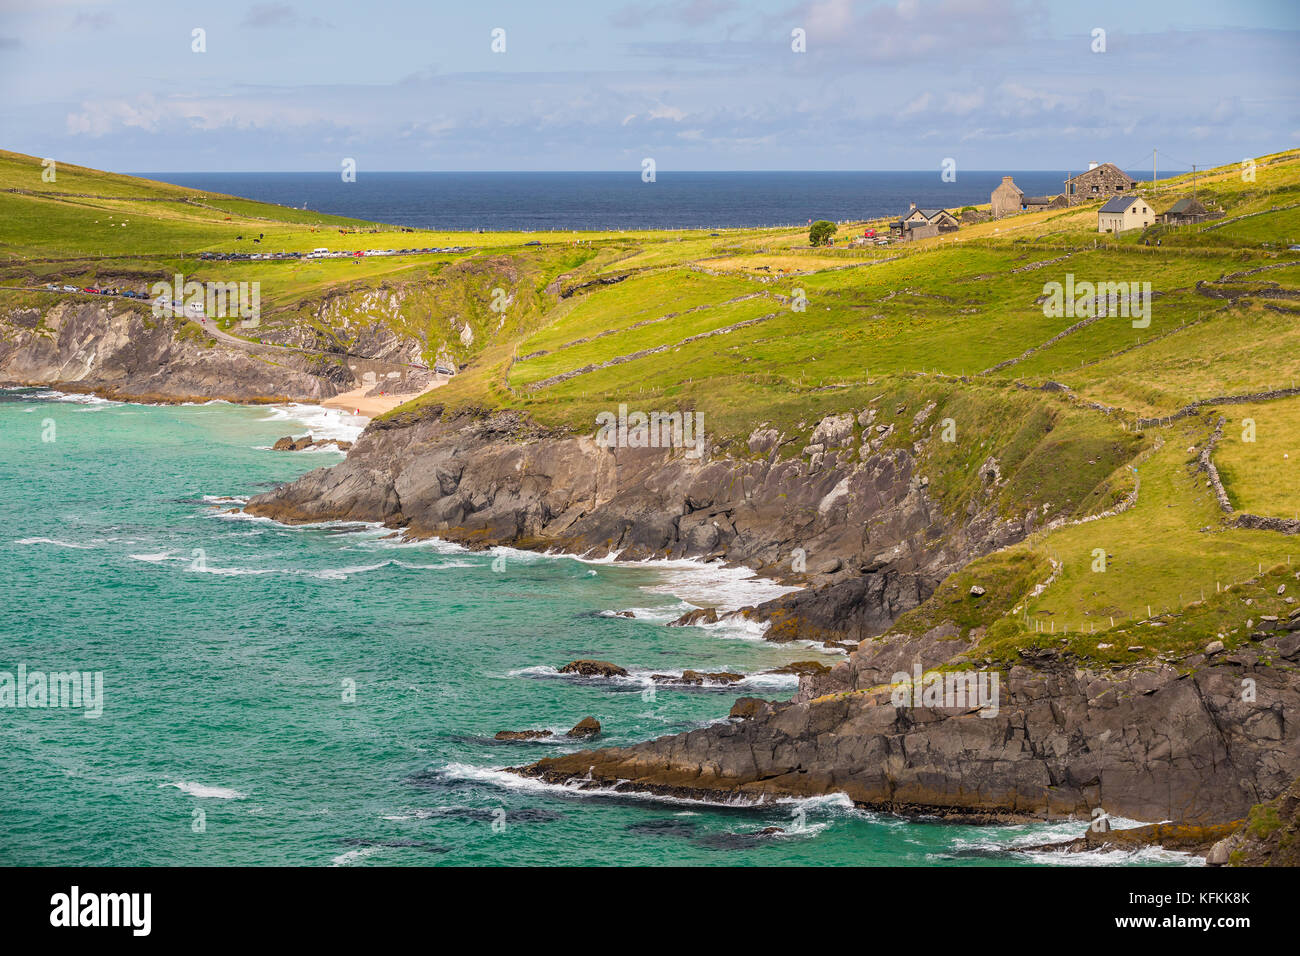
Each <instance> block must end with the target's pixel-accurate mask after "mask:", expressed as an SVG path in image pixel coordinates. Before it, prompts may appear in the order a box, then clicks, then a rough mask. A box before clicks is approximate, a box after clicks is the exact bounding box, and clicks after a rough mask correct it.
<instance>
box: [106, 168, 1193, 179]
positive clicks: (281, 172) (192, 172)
mask: <svg viewBox="0 0 1300 956" xmlns="http://www.w3.org/2000/svg"><path fill="white" fill-rule="evenodd" d="M1079 168H1080V169H1083V167H1079ZM1120 168H1121V169H1122V168H1123V167H1120ZM1125 171H1126V172H1127V170H1125ZM941 172H942V171H941V170H939V169H937V168H936V169H669V170H663V169H660V170H657V171H656V176H658V175H671V174H676V173H805V174H807V173H934V174H936V175H938V174H940V173H941ZM965 172H967V173H1001V174H1003V175H1006V173H1007V172H1008V170H1007V169H1005V168H1001V169H968V170H965ZM1010 172H1013V173H1064V172H1070V169H1067V168H1061V169H1012V170H1010ZM1190 172H1192V170H1190V169H1186V170H1173V171H1172V172H1171V176H1181V175H1183V174H1184V173H1190ZM301 173H313V174H320V175H328V176H337V175H338V174H339V171H338V170H329V169H152V170H135V171H127V172H123V173H122V174H121V175H125V176H160V175H168V176H175V175H189V176H202V175H250V176H251V175H258V176H268V175H271V176H277V175H278V176H293V175H298V174H301ZM366 173H414V174H421V175H423V174H429V173H455V174H464V173H473V174H483V175H520V174H528V175H568V174H572V173H582V174H584V175H585V174H590V173H609V174H619V175H627V176H638V177H639V176H640V175H641V171H640V169H636V168H633V169H367V170H359V171H358V175H359V176H360V175H364V174H366ZM959 175H960V174H959Z"/></svg>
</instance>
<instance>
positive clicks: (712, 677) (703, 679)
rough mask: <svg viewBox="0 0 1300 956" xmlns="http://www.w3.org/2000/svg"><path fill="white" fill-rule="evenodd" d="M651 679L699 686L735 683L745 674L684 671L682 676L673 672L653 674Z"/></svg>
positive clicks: (666, 682) (657, 681)
mask: <svg viewBox="0 0 1300 956" xmlns="http://www.w3.org/2000/svg"><path fill="white" fill-rule="evenodd" d="M650 679H651V680H653V681H655V682H656V683H659V684H690V685H692V686H695V687H699V686H701V685H703V684H734V683H736V682H737V681H742V680H744V679H745V675H744V674H733V673H731V672H730V671H713V672H708V673H706V672H703V671H692V670H684V671H682V676H681V677H674V676H673V675H671V674H652V675H651V676H650Z"/></svg>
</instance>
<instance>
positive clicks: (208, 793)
mask: <svg viewBox="0 0 1300 956" xmlns="http://www.w3.org/2000/svg"><path fill="white" fill-rule="evenodd" d="M158 786H160V787H175V788H176V789H177V790H179V791H181V793H188V794H189V795H190V796H191V797H211V798H212V799H214V800H244V799H246V797H245V795H244V794H242V793H240V792H239V791H238V790H231V789H230V788H229V787H209V786H206V785H205V784H201V783H189V782H187V781H184V780H182V781H181V782H180V783H160V784H159V785H158Z"/></svg>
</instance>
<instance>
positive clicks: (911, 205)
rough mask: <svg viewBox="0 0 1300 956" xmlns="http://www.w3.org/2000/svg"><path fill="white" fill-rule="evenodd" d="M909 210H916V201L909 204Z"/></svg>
mask: <svg viewBox="0 0 1300 956" xmlns="http://www.w3.org/2000/svg"><path fill="white" fill-rule="evenodd" d="M907 211H908V212H916V203H909V204H908V206H907Z"/></svg>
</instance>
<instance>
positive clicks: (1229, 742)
mask: <svg viewBox="0 0 1300 956" xmlns="http://www.w3.org/2000/svg"><path fill="white" fill-rule="evenodd" d="M945 645H947V646H946V647H945ZM965 650H966V645H965V644H964V642H962V641H960V640H956V641H954V640H952V639H951V638H950V637H949V636H948V635H936V634H928V635H925V636H923V637H921V638H916V639H886V640H884V641H881V642H874V641H869V642H866V644H865V645H864V646H863V648H862V649H861V650H859V651H858V652H856V653H855V654H854V655H853V660H852V661H851V662H846V663H845V664H843V665H841V666H839V667H837V668H836V669H835V671H833V672H832V675H830V676H828V677H825V678H821V679H820V680H819V684H820V686H818V687H817V688H816V690H815V691H814V692H816V691H822V692H823V693H822V694H821V695H820V696H815V697H811V699H809V694H808V693H806V692H805V693H801V695H800V698H798V699H796V701H795V702H792V703H789V704H782V705H767V706H765V707H760V708H757V713H756V714H755V716H753V717H751V718H749V719H742V720H733V721H730V722H728V723H726V724H723V725H717V726H712V727H708V728H704V729H701V730H696V731H692V732H690V733H687V734H682V735H679V736H676V737H667V738H663V739H660V740H654V741H651V742H649V743H645V744H641V745H638V746H635V747H628V748H621V749H608V750H598V751H586V752H580V753H575V754H570V755H567V756H563V757H557V758H553V759H548V760H542V761H540V762H538V763H536V764H533V765H531V766H529V767H523V768H518V772H519V773H522V774H524V775H527V776H533V777H539V778H542V779H544V780H547V781H550V782H553V783H562V782H568V783H571V784H572V783H573V782H574V781H581V783H579V784H577V785H578V786H581V787H593V788H594V787H617V788H618V789H620V790H624V791H644V792H650V793H657V794H671V795H675V796H687V797H696V798H703V799H712V800H731V799H735V798H736V797H738V796H739V797H749V798H750V799H756V800H757V799H770V798H773V797H781V796H810V795H814V794H822V793H828V792H843V793H846V794H848V796H849V797H851V798H852V799H853V800H854V801H855V802H857V803H858V804H860V805H863V806H867V807H873V808H877V809H882V810H890V811H900V812H914V813H929V814H937V815H941V816H949V817H957V818H962V819H973V820H982V819H1019V818H1025V817H1058V816H1065V815H1068V814H1074V815H1076V816H1081V817H1082V818H1084V819H1088V818H1089V817H1090V816H1091V815H1092V814H1093V813H1094V811H1095V810H1097V809H1098V808H1100V809H1101V810H1103V811H1104V812H1105V813H1107V814H1110V815H1118V816H1123V817H1129V818H1133V819H1138V820H1144V821H1165V820H1173V821H1176V822H1181V823H1190V824H1218V823H1227V822H1230V821H1233V820H1239V819H1241V818H1242V817H1244V816H1245V815H1246V814H1247V812H1248V811H1249V809H1250V807H1251V806H1252V805H1253V804H1255V803H1257V802H1259V800H1260V799H1261V796H1262V795H1271V794H1274V793H1277V792H1279V791H1280V790H1281V789H1282V788H1285V787H1286V786H1287V784H1288V783H1289V782H1290V781H1291V780H1293V779H1294V778H1295V776H1296V773H1297V770H1300V747H1297V740H1296V730H1295V727H1294V726H1293V723H1291V722H1289V721H1288V715H1289V714H1292V713H1295V712H1296V711H1295V708H1296V707H1297V706H1300V687H1297V684H1296V682H1295V680H1294V678H1293V676H1292V674H1290V673H1288V669H1290V670H1294V667H1295V666H1296V665H1297V664H1298V663H1300V634H1288V635H1285V636H1280V637H1273V638H1269V639H1268V640H1265V641H1262V642H1260V643H1258V644H1256V645H1254V646H1253V647H1252V648H1251V649H1250V650H1245V651H1238V652H1234V653H1231V654H1222V653H1221V654H1219V655H1216V656H1215V657H1213V658H1211V659H1206V658H1205V657H1204V656H1202V655H1196V657H1194V658H1191V659H1188V660H1186V661H1181V662H1178V664H1177V665H1171V664H1160V665H1158V666H1154V667H1140V668H1132V669H1127V670H1124V671H1119V672H1113V673H1112V672H1106V673H1100V672H1096V671H1089V670H1084V669H1077V668H1075V667H1073V666H1071V665H1070V663H1069V662H1067V661H1062V660H1059V659H1055V658H1053V657H1052V656H1050V655H1048V656H1044V657H1043V658H1041V659H1038V660H1035V661H1034V662H1032V664H1029V663H1027V664H1026V665H1023V666H1016V667H1013V668H1011V670H1010V672H1009V674H1006V675H1004V680H1003V682H1002V683H1001V685H1000V687H999V692H1000V693H999V701H998V706H997V708H996V711H997V712H996V713H995V714H992V715H988V712H987V710H986V711H985V713H984V714H981V713H980V712H979V711H978V710H977V709H976V708H975V707H973V706H966V707H960V708H945V707H925V706H922V707H916V706H911V704H910V703H909V701H908V700H907V699H903V700H902V701H901V703H902V704H903V706H895V704H896V702H897V701H896V700H894V699H891V694H892V692H891V690H890V689H889V688H888V687H879V686H876V687H872V688H870V689H860V690H855V689H854V688H857V687H858V685H864V686H865V685H866V684H868V683H870V682H873V681H875V682H877V683H880V682H884V683H887V682H888V681H889V680H890V677H891V676H892V674H893V673H894V672H895V671H901V672H904V673H909V672H911V671H912V667H913V662H914V661H921V662H922V664H923V666H930V665H931V664H933V663H936V662H938V661H940V660H942V659H943V658H945V657H947V658H948V659H950V660H951V659H953V658H956V657H958V656H959V655H960V654H961V653H962V652H964V651H965ZM1246 678H1250V679H1252V680H1254V681H1255V688H1254V689H1255V699H1254V700H1252V701H1246V700H1243V699H1242V698H1243V693H1242V690H1243V681H1244V680H1245V679H1246ZM814 680H815V681H816V680H818V679H814ZM837 688H838V690H837Z"/></svg>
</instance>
